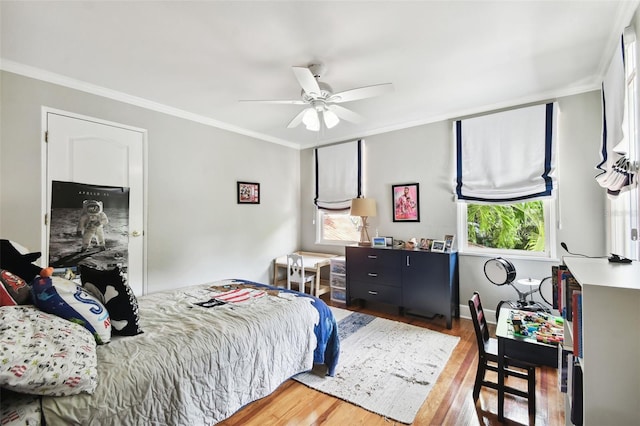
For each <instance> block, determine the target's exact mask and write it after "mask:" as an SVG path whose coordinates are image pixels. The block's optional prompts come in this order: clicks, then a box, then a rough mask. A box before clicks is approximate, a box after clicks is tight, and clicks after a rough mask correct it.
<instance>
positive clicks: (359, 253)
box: [347, 247, 400, 270]
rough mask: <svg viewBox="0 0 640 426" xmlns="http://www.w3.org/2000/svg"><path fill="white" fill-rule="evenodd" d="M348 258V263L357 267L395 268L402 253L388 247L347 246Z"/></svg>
mask: <svg viewBox="0 0 640 426" xmlns="http://www.w3.org/2000/svg"><path fill="white" fill-rule="evenodd" d="M347 259H348V261H347V265H350V266H353V267H355V268H357V269H371V268H376V269H378V270H380V269H383V268H391V269H393V268H397V267H398V266H399V259H400V253H398V252H396V251H392V250H386V249H368V248H360V247H359V248H354V247H347Z"/></svg>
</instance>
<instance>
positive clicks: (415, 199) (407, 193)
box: [391, 183, 420, 222]
mask: <svg viewBox="0 0 640 426" xmlns="http://www.w3.org/2000/svg"><path fill="white" fill-rule="evenodd" d="M419 189H420V185H419V184H418V183H405V184H401V185H391V199H392V200H393V206H392V208H393V221H394V222H420V191H419Z"/></svg>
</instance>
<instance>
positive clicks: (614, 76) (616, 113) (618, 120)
mask: <svg viewBox="0 0 640 426" xmlns="http://www.w3.org/2000/svg"><path fill="white" fill-rule="evenodd" d="M621 44H622V46H618V48H617V49H616V50H615V52H614V53H613V56H612V58H611V62H610V63H609V68H607V73H606V75H605V76H604V80H603V81H602V148H601V149H600V160H601V161H600V163H599V164H598V165H596V169H598V170H600V171H602V172H603V173H605V172H607V171H609V170H610V168H611V166H612V165H613V163H615V161H616V160H617V159H618V156H612V154H613V151H614V148H615V146H616V145H618V143H619V142H620V141H622V139H623V138H624V131H623V122H624V115H625V114H624V112H625V109H624V102H625V101H624V99H625V92H626V78H625V71H624V40H622V42H621Z"/></svg>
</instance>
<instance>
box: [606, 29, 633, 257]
mask: <svg viewBox="0 0 640 426" xmlns="http://www.w3.org/2000/svg"><path fill="white" fill-rule="evenodd" d="M629 30H630V29H628V30H626V31H625V34H624V57H625V61H624V71H625V81H626V91H625V99H624V116H623V117H624V119H623V122H622V129H623V138H622V141H621V142H620V143H619V144H618V145H616V146H615V147H614V148H613V151H614V152H618V153H620V154H622V155H625V156H626V158H628V159H629V163H630V164H632V166H633V167H634V168H637V166H638V154H639V151H640V147H639V146H638V145H639V142H638V138H637V134H636V132H637V130H636V124H637V123H636V121H637V120H636V117H637V115H636V114H637V111H636V100H637V95H636V88H637V83H636V82H637V74H636V42H635V33H634V32H633V31H629ZM636 176H638V174H637V172H636ZM608 198H609V203H608V207H609V235H610V245H611V247H610V250H609V251H610V252H612V253H616V254H620V255H622V256H625V257H628V258H630V259H635V260H638V259H639V257H638V256H639V255H640V253H639V248H638V226H639V223H638V221H639V217H638V214H639V213H638V212H639V204H638V203H639V197H638V187H637V186H635V187H632V188H631V189H629V190H627V191H624V192H621V193H620V195H618V196H617V197H608Z"/></svg>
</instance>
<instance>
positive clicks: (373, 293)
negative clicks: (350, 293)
mask: <svg viewBox="0 0 640 426" xmlns="http://www.w3.org/2000/svg"><path fill="white" fill-rule="evenodd" d="M368 293H369V294H372V295H374V296H377V295H378V292H377V291H371V290H369V292H368Z"/></svg>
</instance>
